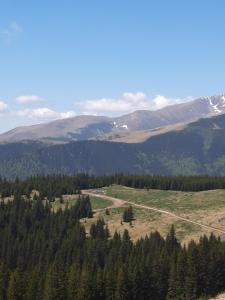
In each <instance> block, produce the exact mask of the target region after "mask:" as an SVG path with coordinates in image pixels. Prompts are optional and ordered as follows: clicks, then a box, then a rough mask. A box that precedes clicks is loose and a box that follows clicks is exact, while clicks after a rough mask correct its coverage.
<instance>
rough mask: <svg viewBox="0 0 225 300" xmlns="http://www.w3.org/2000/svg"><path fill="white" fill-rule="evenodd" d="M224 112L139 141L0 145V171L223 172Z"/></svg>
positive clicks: (10, 175)
mask: <svg viewBox="0 0 225 300" xmlns="http://www.w3.org/2000/svg"><path fill="white" fill-rule="evenodd" d="M224 136H225V115H220V116H216V117H213V118H208V119H202V120H200V121H198V122H195V123H192V124H190V125H189V126H187V127H186V128H185V129H183V130H181V131H174V132H168V133H165V134H162V135H158V136H154V137H152V138H150V139H149V140H147V141H146V142H144V143H139V144H125V143H113V142H104V141H79V142H72V143H68V144H63V145H47V144H44V143H38V142H24V143H12V144H1V145H0V176H2V177H8V178H15V177H16V176H20V177H27V176H30V175H35V174H68V175H72V174H75V173H80V172H86V173H89V174H95V175H103V174H115V173H119V172H122V173H135V174H161V175H180V174H183V175H198V174H208V175H225V139H224Z"/></svg>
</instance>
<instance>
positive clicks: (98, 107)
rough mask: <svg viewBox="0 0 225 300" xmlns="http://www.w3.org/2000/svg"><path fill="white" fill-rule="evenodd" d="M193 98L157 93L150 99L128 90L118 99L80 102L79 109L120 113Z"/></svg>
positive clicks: (93, 112) (151, 108)
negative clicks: (173, 96) (169, 96)
mask: <svg viewBox="0 0 225 300" xmlns="http://www.w3.org/2000/svg"><path fill="white" fill-rule="evenodd" d="M187 100H191V98H187V99H186V98H185V99H175V98H168V97H165V96H161V95H156V96H155V97H154V98H153V99H149V98H148V97H147V95H146V94H144V93H143V92H137V93H131V92H126V93H123V95H122V96H121V97H120V98H118V99H111V98H101V99H92V100H86V101H83V102H79V103H77V104H76V107H77V109H78V110H79V112H80V113H83V114H95V115H103V114H104V115H112V116H114V115H120V114H125V113H130V112H133V111H135V110H157V109H160V108H163V107H165V106H168V105H172V104H177V103H181V102H185V101H187Z"/></svg>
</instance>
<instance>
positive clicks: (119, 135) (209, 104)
mask: <svg viewBox="0 0 225 300" xmlns="http://www.w3.org/2000/svg"><path fill="white" fill-rule="evenodd" d="M222 113H225V95H220V96H212V97H202V98H198V99H195V100H192V101H188V102H184V103H180V104H175V105H170V106H167V107H164V108H162V109H159V110H156V111H148V110H139V111H135V112H133V113H130V114H127V115H123V116H121V117H116V118H110V117H105V116H90V115H89V116H88V115H81V116H76V117H73V118H68V119H62V120H56V121H53V122H50V123H45V124H38V125H32V126H24V127H18V128H15V129H13V130H10V131H8V132H6V133H4V134H1V135H0V143H11V142H21V141H43V142H48V143H67V142H71V141H82V140H93V139H94V140H106V141H107V140H111V141H119V142H127V141H128V142H139V141H141V140H139V139H138V137H139V136H140V135H141V136H142V140H143V139H147V138H148V137H149V136H152V130H154V134H155V130H156V129H157V130H158V129H162V128H165V127H168V126H169V130H171V129H173V125H176V126H177V124H180V123H181V124H186V123H190V122H193V121H195V120H198V119H199V118H204V117H210V116H213V115H217V114H222ZM171 126H172V127H171ZM149 131H151V132H149ZM167 131H168V129H167Z"/></svg>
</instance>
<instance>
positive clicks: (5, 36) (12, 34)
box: [0, 21, 23, 46]
mask: <svg viewBox="0 0 225 300" xmlns="http://www.w3.org/2000/svg"><path fill="white" fill-rule="evenodd" d="M21 33H23V28H22V27H21V26H20V25H19V24H18V23H17V22H15V21H13V22H11V23H9V25H8V26H7V27H5V28H0V38H1V41H2V43H3V44H4V45H5V46H10V45H11V44H12V42H13V41H14V40H16V39H17V38H18V37H19V36H20V34H21Z"/></svg>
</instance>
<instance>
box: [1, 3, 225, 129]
mask: <svg viewBox="0 0 225 300" xmlns="http://www.w3.org/2000/svg"><path fill="white" fill-rule="evenodd" d="M224 71H225V1H224V0H217V1H212V0H204V1H203V0H197V1H196V0H195V1H193V0H188V1H180V0H179V1H178V0H177V1H175V0H170V1H166V0H164V1H160V0H158V1H151V0H139V1H137V0H136V1H134V0H108V1H106V0H104V1H103V0H101V1H100V0H89V1H87V0H82V1H81V0H80V1H76V0H74V1H69V0H63V1H61V0H57V1H55V0H39V1H35V0H20V1H15V0H1V1H0V132H3V131H5V130H8V129H11V128H13V127H15V126H19V125H26V124H32V123H39V122H43V121H49V120H52V119H56V118H63V117H68V116H73V115H75V114H82V113H93V114H107V115H120V114H123V113H126V112H129V111H132V110H135V109H157V108H160V107H162V106H164V105H167V104H171V103H175V102H179V101H183V100H184V99H186V98H187V97H193V98H195V97H198V96H202V95H207V96H208V95H213V94H220V93H223V92H224V90H225V74H224Z"/></svg>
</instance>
